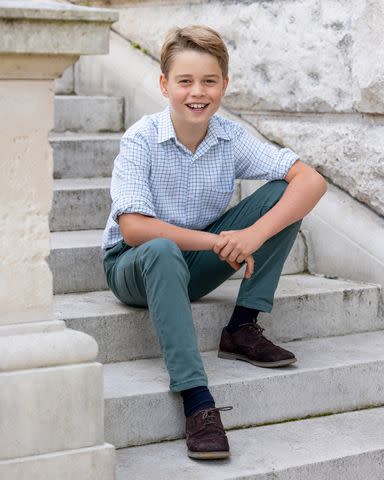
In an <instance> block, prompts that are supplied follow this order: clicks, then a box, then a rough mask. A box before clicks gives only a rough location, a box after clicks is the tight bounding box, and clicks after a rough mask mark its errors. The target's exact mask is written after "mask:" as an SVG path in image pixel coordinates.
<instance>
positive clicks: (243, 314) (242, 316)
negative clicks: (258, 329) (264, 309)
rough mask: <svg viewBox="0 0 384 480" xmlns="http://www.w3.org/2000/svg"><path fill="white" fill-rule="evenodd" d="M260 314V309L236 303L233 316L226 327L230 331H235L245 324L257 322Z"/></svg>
mask: <svg viewBox="0 0 384 480" xmlns="http://www.w3.org/2000/svg"><path fill="white" fill-rule="evenodd" d="M258 314H259V310H255V309H253V308H248V307H242V306H241V305H236V306H235V309H234V310H233V313H232V317H231V319H230V320H229V323H228V325H227V327H226V328H227V330H228V332H229V333H235V332H237V330H239V328H240V327H242V326H243V325H245V324H247V323H253V322H256V320H257V315H258Z"/></svg>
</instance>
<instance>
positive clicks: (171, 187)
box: [103, 107, 299, 249]
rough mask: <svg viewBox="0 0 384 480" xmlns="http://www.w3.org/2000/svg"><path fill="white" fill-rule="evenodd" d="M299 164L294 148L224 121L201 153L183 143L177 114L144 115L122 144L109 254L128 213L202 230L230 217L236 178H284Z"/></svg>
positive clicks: (215, 123) (217, 121)
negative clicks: (278, 145) (177, 129)
mask: <svg viewBox="0 0 384 480" xmlns="http://www.w3.org/2000/svg"><path fill="white" fill-rule="evenodd" d="M298 158H299V157H298V155H296V153H294V152H293V151H292V150H290V149H289V148H281V149H279V148H276V147H275V146H273V145H269V144H266V143H262V142H260V141H259V140H257V139H256V138H254V137H252V136H251V135H250V134H248V132H247V131H246V130H245V129H244V128H243V127H242V126H241V125H240V124H238V123H236V122H232V121H230V120H227V119H225V118H224V117H222V116H220V115H217V114H216V115H213V116H212V117H211V119H210V122H209V126H208V131H207V135H206V136H205V138H204V140H203V141H202V142H201V143H200V145H199V146H198V148H197V150H196V152H195V153H194V154H193V153H192V152H191V151H189V150H188V149H187V148H186V147H185V146H184V145H182V144H181V143H180V142H179V141H178V140H177V138H176V134H175V130H174V128H173V124H172V121H171V117H170V111H169V107H167V108H166V109H165V110H163V111H162V112H159V113H156V114H153V115H147V116H144V117H143V118H142V119H141V120H139V121H138V122H136V123H135V124H134V125H132V126H131V127H130V128H129V129H128V130H127V131H126V132H125V134H124V136H123V137H122V139H121V143H120V153H119V155H118V156H117V157H116V159H115V163H114V168H113V173H112V184H111V197H112V208H111V213H110V215H109V218H108V222H107V226H106V227H105V230H104V236H103V249H106V248H109V247H112V246H113V245H115V244H116V243H117V242H118V241H119V240H121V239H122V238H123V237H122V235H121V233H120V230H119V224H118V223H117V218H118V216H119V215H121V214H122V213H130V212H131V213H133V212H136V213H142V214H144V215H149V216H151V217H156V218H158V219H160V220H163V221H165V222H168V223H172V224H173V225H177V226H179V227H184V228H190V229H194V230H202V229H203V228H205V227H206V226H207V225H209V224H210V223H212V222H213V221H215V220H216V219H217V218H219V217H220V215H221V214H222V213H223V212H224V211H225V209H226V207H227V206H228V203H229V201H230V199H231V197H232V194H233V191H234V188H235V179H236V178H248V179H267V180H278V179H283V178H284V177H285V176H286V174H287V173H288V170H289V169H290V167H291V166H292V165H293V163H294V162H295V161H296V160H297V159H298Z"/></svg>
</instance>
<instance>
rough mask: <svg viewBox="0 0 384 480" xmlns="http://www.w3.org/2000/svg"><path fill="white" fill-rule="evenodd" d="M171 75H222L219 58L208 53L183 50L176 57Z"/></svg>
mask: <svg viewBox="0 0 384 480" xmlns="http://www.w3.org/2000/svg"><path fill="white" fill-rule="evenodd" d="M169 73H170V75H172V76H176V75H192V76H194V75H201V76H203V75H220V76H221V68H220V65H219V62H218V61H217V58H216V57H214V56H213V55H211V54H210V53H207V52H198V51H196V50H182V51H181V52H178V53H176V54H175V55H174V57H173V59H172V63H171V68H170V71H169Z"/></svg>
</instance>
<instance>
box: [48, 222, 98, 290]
mask: <svg viewBox="0 0 384 480" xmlns="http://www.w3.org/2000/svg"><path fill="white" fill-rule="evenodd" d="M102 234H103V231H102V230H79V231H73V232H52V233H51V253H50V255H49V257H48V263H49V266H50V267H51V271H52V276H53V292H54V293H67V292H91V291H94V290H105V289H106V288H108V287H107V283H106V281H105V275H104V271H103V266H102V251H101V247H100V245H101V238H102Z"/></svg>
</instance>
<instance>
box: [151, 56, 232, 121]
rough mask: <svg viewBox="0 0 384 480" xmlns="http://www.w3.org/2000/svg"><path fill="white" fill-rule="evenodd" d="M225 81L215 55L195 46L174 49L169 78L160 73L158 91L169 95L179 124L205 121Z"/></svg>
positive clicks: (172, 112)
mask: <svg viewBox="0 0 384 480" xmlns="http://www.w3.org/2000/svg"><path fill="white" fill-rule="evenodd" d="M227 84H228V77H226V78H223V74H222V72H221V69H220V66H219V63H218V61H217V59H216V57H214V56H213V55H211V54H209V53H201V52H197V51H194V50H183V51H182V52H179V53H177V54H176V55H175V57H174V59H173V62H172V65H171V68H170V71H169V75H168V79H167V78H165V76H164V75H163V74H162V75H161V76H160V88H161V91H162V93H163V95H164V96H165V97H167V98H169V103H170V108H171V116H172V120H173V121H175V122H176V123H178V124H190V125H191V124H195V125H201V126H204V125H208V122H209V119H210V117H211V116H212V115H213V114H214V113H215V112H216V111H217V109H218V108H219V107H220V102H221V99H222V97H223V96H224V93H225V90H226V88H227Z"/></svg>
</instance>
